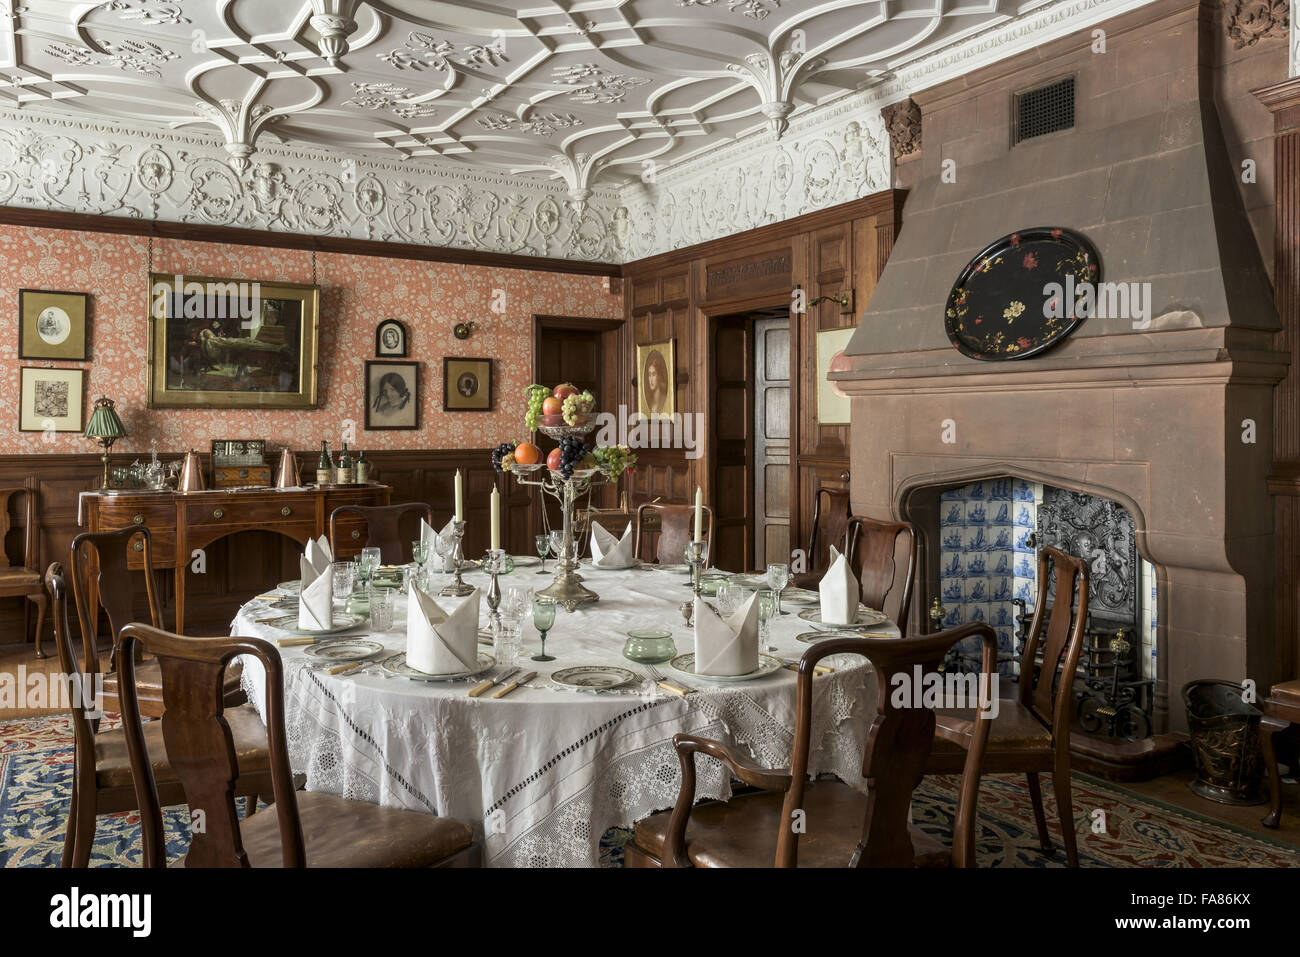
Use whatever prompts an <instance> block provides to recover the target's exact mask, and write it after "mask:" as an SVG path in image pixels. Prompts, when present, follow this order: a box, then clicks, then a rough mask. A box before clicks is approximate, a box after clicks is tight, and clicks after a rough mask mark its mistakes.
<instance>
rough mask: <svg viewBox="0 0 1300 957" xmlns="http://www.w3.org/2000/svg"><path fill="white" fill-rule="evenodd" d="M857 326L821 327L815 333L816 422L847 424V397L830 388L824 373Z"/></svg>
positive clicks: (844, 347)
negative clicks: (841, 327)
mask: <svg viewBox="0 0 1300 957" xmlns="http://www.w3.org/2000/svg"><path fill="white" fill-rule="evenodd" d="M856 329H857V326H845V327H844V328H843V329H823V330H822V331H820V332H818V333H817V424H818V425H848V424H849V408H850V406H851V403H850V402H849V397H848V396H845V395H840V393H838V392H836V391H835V390H834V389H833V388H831V383H830V380H829V379H827V378H826V373H828V372H829V371H830V368H831V360H832V359H834V358H835V356H836V355H837V354H838V353H841V352H843V351H844V350H845V349H846V348H847V347H848V344H849V340H850V339H852V338H853V333H854V331H855V330H856Z"/></svg>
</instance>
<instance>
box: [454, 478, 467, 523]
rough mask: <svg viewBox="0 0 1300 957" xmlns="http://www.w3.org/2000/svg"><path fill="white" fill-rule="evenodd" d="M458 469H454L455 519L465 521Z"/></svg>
mask: <svg viewBox="0 0 1300 957" xmlns="http://www.w3.org/2000/svg"><path fill="white" fill-rule="evenodd" d="M460 486H461V482H460V469H456V521H458V522H463V521H465V507H464V505H463V504H462V501H461V487H460Z"/></svg>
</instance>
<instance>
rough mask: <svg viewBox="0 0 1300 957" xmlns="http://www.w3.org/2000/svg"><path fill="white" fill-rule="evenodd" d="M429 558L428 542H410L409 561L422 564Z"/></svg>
mask: <svg viewBox="0 0 1300 957" xmlns="http://www.w3.org/2000/svg"><path fill="white" fill-rule="evenodd" d="M428 560H429V543H428V542H425V541H420V540H418V539H417V540H416V541H414V542H411V561H413V562H415V564H417V565H423V564H424V563H425V562H427V561H428Z"/></svg>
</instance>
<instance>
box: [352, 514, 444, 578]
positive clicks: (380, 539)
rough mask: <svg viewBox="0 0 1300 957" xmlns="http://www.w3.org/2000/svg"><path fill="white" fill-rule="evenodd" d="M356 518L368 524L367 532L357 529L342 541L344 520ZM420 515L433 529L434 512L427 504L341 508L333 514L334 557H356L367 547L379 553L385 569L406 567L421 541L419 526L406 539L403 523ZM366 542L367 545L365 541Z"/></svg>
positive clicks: (366, 526) (366, 525)
mask: <svg viewBox="0 0 1300 957" xmlns="http://www.w3.org/2000/svg"><path fill="white" fill-rule="evenodd" d="M346 515H356V516H357V517H359V518H360V519H361V520H362V521H363V522H364V523H365V529H364V530H362V529H359V528H353V529H350V530H348V531H347V537H346V538H342V537H340V530H339V518H340V516H346ZM407 515H416V516H418V517H419V518H422V519H424V520H425V521H426V522H428V523H429V524H430V525H431V526H432V525H433V508H432V507H430V506H429V505H428V504H427V503H425V502H402V503H400V504H398V505H340V506H339V507H338V508H336V509H334V511H332V512H330V549H331V550H332V551H333V552H334V556H335V557H336V558H337V557H340V556H341V555H344V554H355V553H357V552H359V551H360V550H361V548H362V547H363V546H369V547H371V548H378V549H379V560H380V561H381V562H383V563H384V564H385V565H402V564H404V563H406V562H409V561H411V542H413V541H415V540H416V539H417V538H419V537H420V530H419V526H418V525H417V526H416V527H415V529H414V531H412V532H411V533H410V534H409V535H403V534H402V529H401V524H402V519H403V518H405V517H406V516H407ZM363 539H364V541H363Z"/></svg>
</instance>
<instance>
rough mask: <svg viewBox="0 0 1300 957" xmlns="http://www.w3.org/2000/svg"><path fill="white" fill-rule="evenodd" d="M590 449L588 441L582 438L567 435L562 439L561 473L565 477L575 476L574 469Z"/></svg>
mask: <svg viewBox="0 0 1300 957" xmlns="http://www.w3.org/2000/svg"><path fill="white" fill-rule="evenodd" d="M589 451H590V449H588V448H587V443H585V442H583V441H582V439H575V438H569V437H567V436H566V437H565V438H562V439H560V475H561V476H563V477H564V478H566V479H567V478H572V477H573V469H574V467H576V466H577V465H578V463H580V462H581V461H582V459H583V457H584V456H585V455H586V454H587V453H588V452H589Z"/></svg>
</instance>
